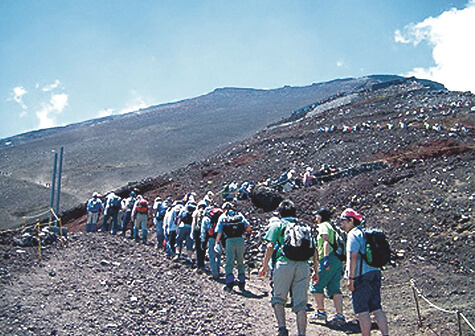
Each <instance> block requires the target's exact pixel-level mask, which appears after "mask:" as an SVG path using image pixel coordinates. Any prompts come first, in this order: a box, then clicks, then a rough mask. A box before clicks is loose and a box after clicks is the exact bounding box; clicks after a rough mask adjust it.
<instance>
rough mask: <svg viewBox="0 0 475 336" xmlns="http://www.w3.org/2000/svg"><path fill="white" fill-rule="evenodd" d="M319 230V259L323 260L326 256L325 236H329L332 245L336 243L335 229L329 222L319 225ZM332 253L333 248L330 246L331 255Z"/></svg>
mask: <svg viewBox="0 0 475 336" xmlns="http://www.w3.org/2000/svg"><path fill="white" fill-rule="evenodd" d="M317 230H318V237H317V251H318V259H319V260H322V259H323V257H324V256H325V254H324V252H323V235H324V234H327V235H328V239H329V241H330V244H331V243H334V241H335V231H334V230H333V227H332V225H331V224H330V223H329V222H323V223H320V224H318V227H317ZM331 252H333V248H332V247H331V245H330V251H329V253H331Z"/></svg>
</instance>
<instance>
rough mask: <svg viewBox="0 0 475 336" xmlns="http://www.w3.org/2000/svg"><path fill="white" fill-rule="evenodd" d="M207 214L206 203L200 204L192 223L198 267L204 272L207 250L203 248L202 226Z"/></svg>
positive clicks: (201, 202) (192, 235)
mask: <svg viewBox="0 0 475 336" xmlns="http://www.w3.org/2000/svg"><path fill="white" fill-rule="evenodd" d="M205 213H206V203H205V202H204V201H200V202H198V205H197V207H196V210H195V211H194V212H193V215H192V218H193V221H192V222H191V233H190V235H191V238H192V239H193V241H194V242H195V250H196V267H197V268H198V270H200V271H203V270H204V268H205V255H206V252H205V249H204V246H203V242H204V239H203V240H201V225H202V224H203V218H204V217H205Z"/></svg>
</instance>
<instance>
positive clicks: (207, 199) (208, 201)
mask: <svg viewBox="0 0 475 336" xmlns="http://www.w3.org/2000/svg"><path fill="white" fill-rule="evenodd" d="M213 198H214V193H213V192H212V191H211V190H210V191H208V192H207V193H206V196H205V197H203V202H205V204H206V206H207V207H209V206H211V204H213Z"/></svg>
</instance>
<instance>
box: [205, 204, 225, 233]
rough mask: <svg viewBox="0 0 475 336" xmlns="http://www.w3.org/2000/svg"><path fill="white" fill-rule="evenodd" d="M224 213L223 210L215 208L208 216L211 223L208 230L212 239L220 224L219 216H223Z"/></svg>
mask: <svg viewBox="0 0 475 336" xmlns="http://www.w3.org/2000/svg"><path fill="white" fill-rule="evenodd" d="M223 212H224V211H223V209H221V208H213V209H211V210H210V211H209V213H208V214H207V216H208V217H209V219H210V221H211V227H210V228H209V229H208V235H209V236H210V237H212V236H214V230H215V229H216V225H217V224H218V219H219V216H221V215H222V214H223Z"/></svg>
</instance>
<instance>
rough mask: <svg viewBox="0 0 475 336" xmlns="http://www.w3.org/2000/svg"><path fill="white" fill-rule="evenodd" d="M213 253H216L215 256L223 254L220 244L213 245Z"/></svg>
mask: <svg viewBox="0 0 475 336" xmlns="http://www.w3.org/2000/svg"><path fill="white" fill-rule="evenodd" d="M214 252H216V253H217V254H222V253H223V247H222V246H221V244H216V245H214Z"/></svg>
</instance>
